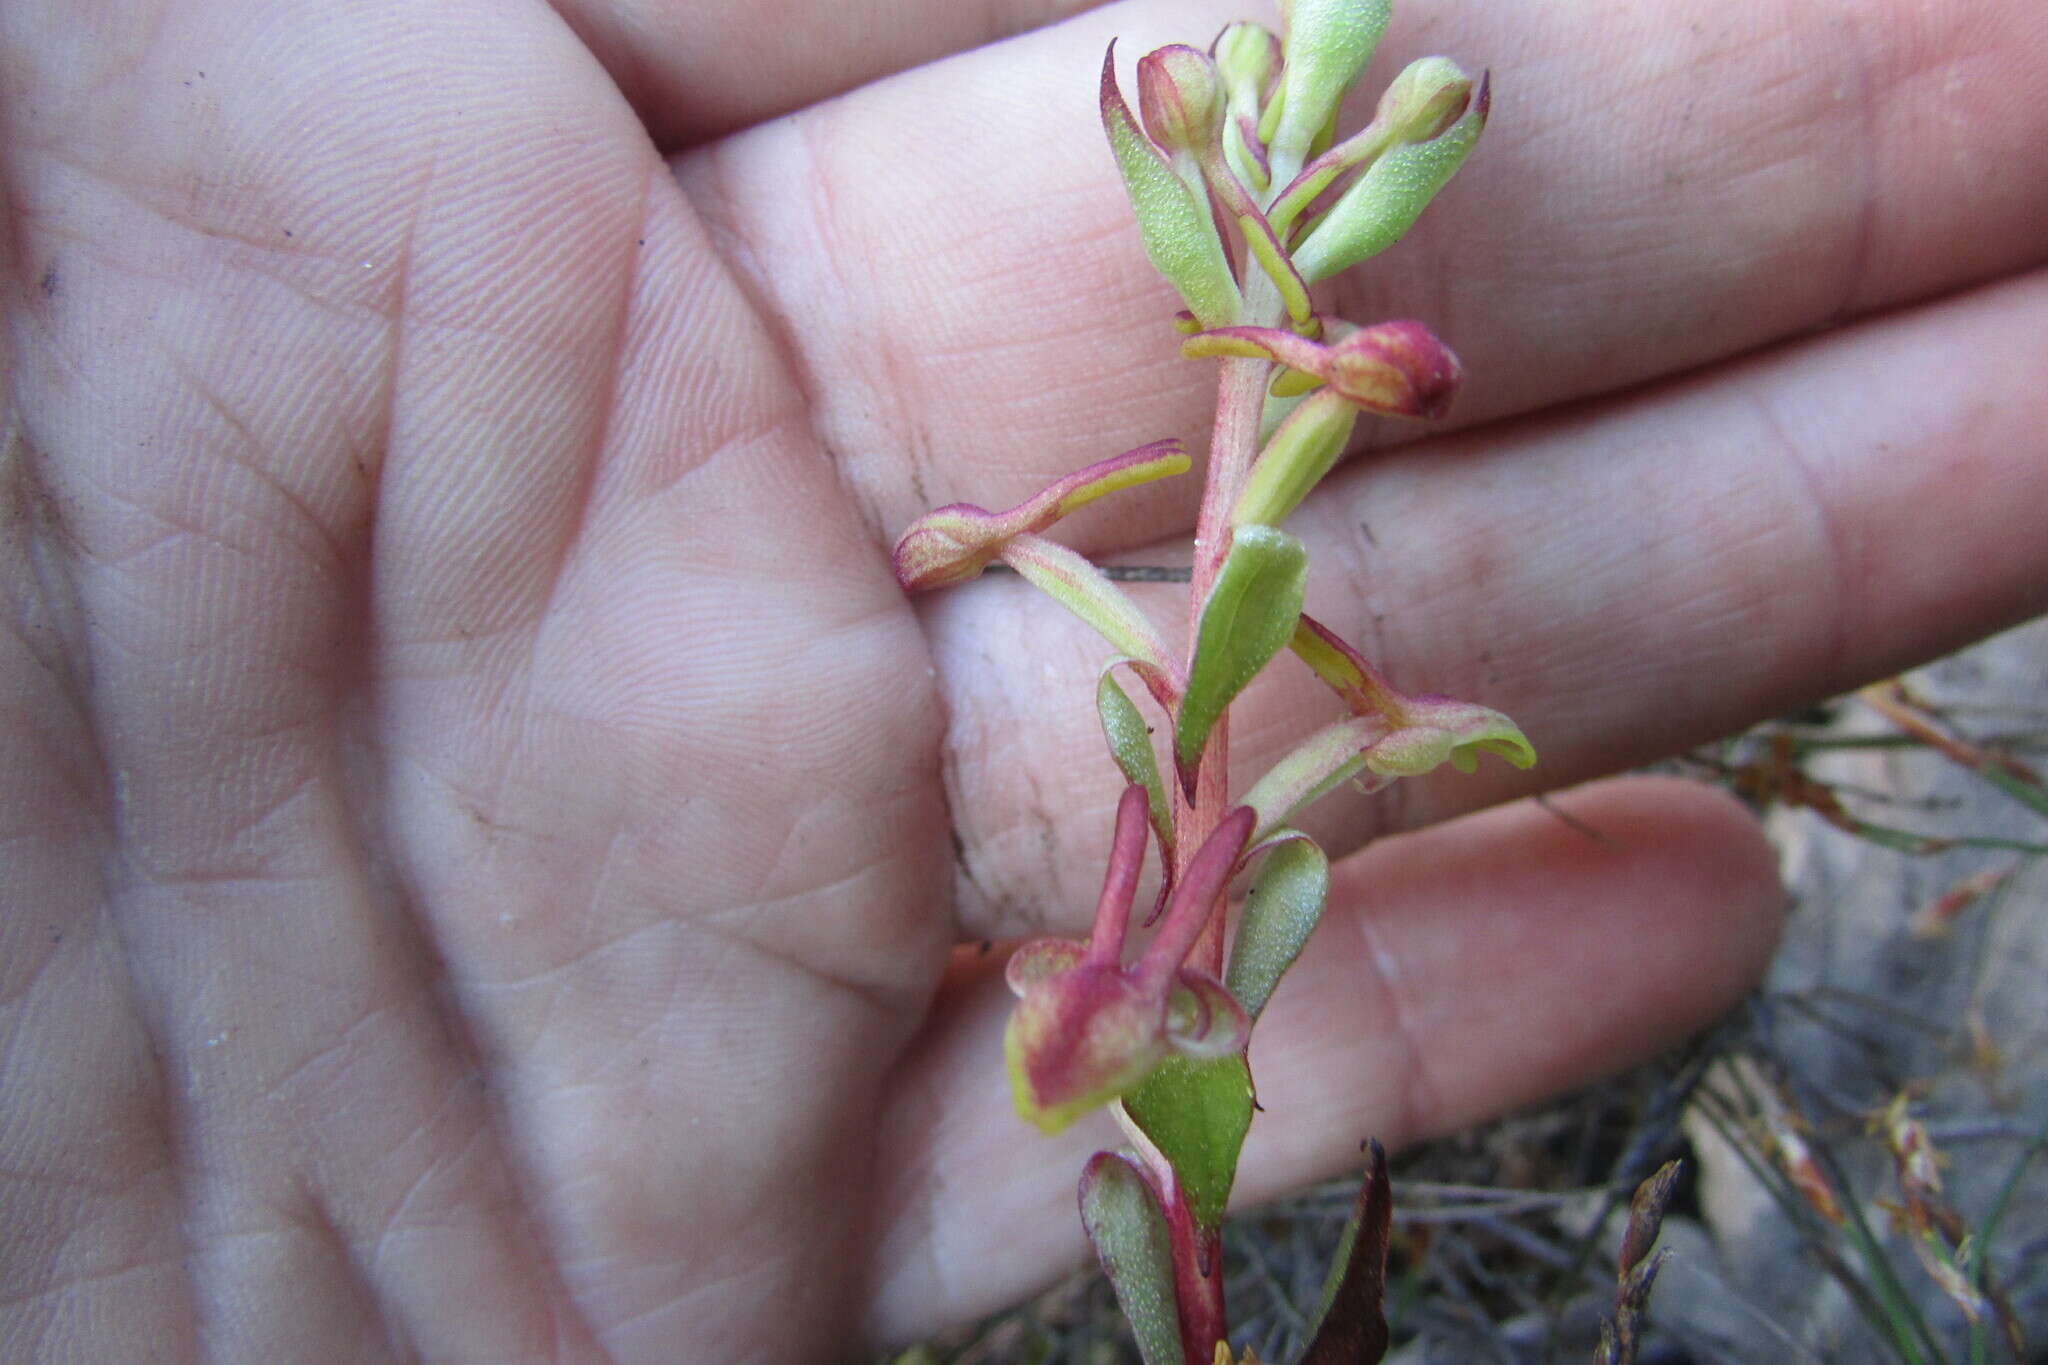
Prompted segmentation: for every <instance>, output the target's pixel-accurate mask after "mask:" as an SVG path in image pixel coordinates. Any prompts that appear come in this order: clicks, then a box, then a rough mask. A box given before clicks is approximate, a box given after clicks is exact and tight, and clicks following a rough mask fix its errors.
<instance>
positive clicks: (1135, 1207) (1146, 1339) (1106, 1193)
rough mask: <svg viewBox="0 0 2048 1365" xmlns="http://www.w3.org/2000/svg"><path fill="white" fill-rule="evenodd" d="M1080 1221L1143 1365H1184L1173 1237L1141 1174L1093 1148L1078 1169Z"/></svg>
mask: <svg viewBox="0 0 2048 1365" xmlns="http://www.w3.org/2000/svg"><path fill="white" fill-rule="evenodd" d="M1081 1224H1082V1226H1083V1227H1085V1228H1087V1230H1088V1240H1089V1241H1090V1242H1092V1243H1094V1244H1095V1255H1096V1257H1097V1258H1098V1259H1100V1260H1101V1262H1102V1269H1103V1272H1104V1273H1105V1274H1107V1275H1108V1276H1109V1282H1110V1284H1111V1285H1112V1286H1114V1287H1115V1289H1116V1301H1117V1303H1118V1304H1119V1305H1121V1306H1122V1308H1123V1310H1124V1317H1126V1318H1127V1319H1129V1320H1130V1324H1131V1334H1132V1335H1133V1336H1134V1337H1136V1338H1137V1342H1138V1354H1139V1356H1140V1357H1142V1358H1143V1360H1144V1362H1145V1365H1182V1355H1181V1343H1180V1300H1179V1298H1178V1297H1177V1296H1176V1295H1175V1294H1174V1292H1173V1239H1172V1236H1171V1234H1170V1233H1169V1232H1168V1231H1167V1227H1166V1214H1165V1213H1164V1212H1163V1211H1162V1210H1161V1209H1160V1207H1159V1200H1158V1198H1157V1197H1156V1196H1155V1195H1154V1194H1153V1193H1152V1187H1151V1186H1150V1185H1148V1184H1146V1183H1145V1177H1144V1176H1142V1175H1140V1174H1139V1173H1138V1172H1137V1170H1136V1169H1135V1168H1133V1167H1132V1165H1131V1163H1130V1162H1128V1161H1126V1160H1125V1159H1124V1158H1123V1157H1120V1156H1118V1155H1116V1154H1115V1153H1114V1152H1097V1153H1096V1154H1095V1156H1094V1158H1093V1159H1092V1160H1090V1161H1089V1163H1088V1165H1087V1166H1086V1167H1085V1168H1083V1170H1082V1172H1081Z"/></svg>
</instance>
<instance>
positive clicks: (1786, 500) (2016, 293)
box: [925, 275, 2048, 937]
mask: <svg viewBox="0 0 2048 1365" xmlns="http://www.w3.org/2000/svg"><path fill="white" fill-rule="evenodd" d="M2044 308H2048V275H2035V276H2031V277H2028V278H2025V279H2021V280H2017V281H2013V282H2010V283H2007V284H2002V285H1997V286H1994V287H1991V288H1987V289H1985V290H1982V291H1979V292H1977V293H1975V294H1971V295H1966V296H1964V297H1962V298H1958V299H1954V300H1950V301H1948V302H1945V303H1940V304H1935V305H1929V306H1926V307H1923V308H1920V309H1917V310H1913V311H1911V312H1907V313H1901V314H1897V315H1894V316H1891V317H1888V318H1885V319H1881V320H1878V321H1874V322H1870V323H1866V324H1864V325H1862V326H1860V327H1856V328H1851V329H1845V330H1843V331H1840V332H1836V333H1831V334H1829V335H1828V336H1826V337H1823V338H1819V339H1816V340H1812V341H1808V342H1804V343H1800V344H1798V345H1794V346H1789V347H1787V348H1785V349H1783V350H1781V351H1779V352H1776V353H1772V354H1768V355H1764V356H1760V357H1758V358H1756V359H1754V360H1751V361H1748V362H1745V363H1743V364H1741V365H1737V366H1734V367H1730V368H1728V369H1726V370H1723V371H1720V372H1716V373H1714V374H1712V375H1705V376H1701V377H1700V378H1698V379H1693V380H1687V381H1681V382H1678V383H1674V384H1671V385H1668V386H1665V387H1662V388H1659V389H1653V390H1648V391H1645V392H1643V393H1641V394H1638V395H1635V396H1633V397H1630V398H1628V399H1625V400H1618V401H1613V402H1608V403H1604V404H1600V405H1597V406H1592V407H1588V408H1586V409H1583V410H1580V411H1578V412H1576V413H1572V414H1567V415H1561V416H1559V417H1557V418H1555V419H1553V420H1550V421H1547V422H1543V423H1533V424H1512V425H1508V426H1503V427H1497V428H1490V429H1488V430H1486V431H1484V432H1478V433H1474V434H1471V435H1468V436H1460V437H1452V438H1448V439H1446V440H1443V441H1440V442H1432V443H1430V444H1428V445H1426V446H1418V447H1411V448H1408V449H1405V450H1403V451H1401V452H1399V453H1396V454H1392V455H1388V456H1384V457H1380V458H1378V459H1375V460H1374V461H1371V462H1368V463H1366V464H1363V465H1361V466H1359V467H1356V468H1353V469H1350V470H1347V471H1344V472H1342V473H1341V474H1340V475H1339V476H1338V477H1337V478H1336V479H1334V480H1333V481H1332V483H1331V484H1330V486H1328V487H1327V488H1325V489H1324V490H1322V491H1321V493H1320V495H1319V496H1318V498H1317V499H1316V500H1314V501H1312V502H1311V503H1310V504H1309V506H1308V507H1307V508H1306V509H1305V510H1304V512H1303V513H1302V514H1301V515H1299V516H1298V517H1297V518H1296V519H1295V521H1294V522H1292V523H1290V524H1291V525H1292V526H1293V528H1294V529H1295V530H1296V531H1297V532H1298V533H1299V534H1300V535H1301V536H1302V537H1303V538H1304V540H1305V541H1306V542H1307V543H1308V546H1309V562H1310V564H1311V565H1312V566H1314V567H1313V573H1312V577H1311V583H1310V588H1309V595H1308V609H1309V611H1310V612H1311V613H1313V614H1315V615H1317V616H1318V617H1319V618H1321V619H1324V620H1326V621H1327V622H1328V623H1329V624H1330V625H1331V626H1332V627H1333V628H1334V629H1336V630H1337V631H1338V632H1339V633H1340V634H1343V635H1345V636H1346V637H1347V638H1350V639H1353V640H1355V641H1358V642H1360V644H1361V647H1362V648H1363V649H1364V650H1365V652H1366V653H1367V654H1368V656H1370V657H1372V658H1374V659H1375V660H1376V661H1377V662H1379V663H1380V664H1381V665H1382V666H1383V667H1385V668H1387V669H1388V670H1390V672H1391V675H1392V678H1393V680H1394V682H1395V684H1396V685H1397V686H1401V687H1404V688H1407V689H1409V690H1411V691H1416V692H1443V693H1448V694H1450V695H1452V696H1456V697H1459V698H1461V699H1464V700H1470V701H1475V702H1479V703H1481V704H1484V705H1487V706H1492V707H1496V708H1498V709H1500V710H1502V711H1505V712H1506V713H1507V714H1508V715H1510V716H1512V717H1514V718H1515V720H1516V721H1517V722H1518V723H1519V724H1520V725H1521V726H1522V728H1523V729H1524V731H1525V732H1526V733H1527V734H1528V735H1529V737H1530V739H1531V740H1532V741H1533V742H1534V744H1535V746H1536V749H1537V752H1538V754H1539V755H1540V758H1539V761H1538V763H1537V765H1536V767H1535V768H1534V769H1533V770H1532V771H1530V772H1528V773H1526V774H1520V773H1513V772H1511V771H1509V770H1508V769H1506V768H1505V766H1504V765H1499V764H1494V763H1492V762H1491V761H1488V762H1486V763H1483V764H1482V766H1481V769H1480V771H1479V773H1478V774H1477V775H1475V776H1469V777H1468V776H1465V775H1462V774H1451V773H1446V774H1442V775H1433V776H1431V777H1429V778H1425V779H1419V780H1404V781H1401V782H1398V783H1396V784H1395V785H1394V786H1393V787H1392V788H1390V789H1389V790H1388V791H1387V792H1386V793H1384V794H1383V795H1381V796H1379V797H1377V798H1373V799H1371V800H1370V801H1368V800H1365V799H1363V798H1357V797H1354V796H1352V795H1350V794H1348V793H1339V794H1337V795H1334V796H1332V797H1331V798H1330V799H1329V800H1328V801H1327V802H1325V803H1324V804H1323V805H1322V806H1320V807H1318V808H1317V811H1316V812H1315V813H1312V815H1311V817H1310V819H1309V820H1308V824H1309V826H1310V828H1311V829H1312V830H1314V831H1315V832H1316V833H1317V834H1318V837H1321V838H1325V839H1326V840H1327V841H1328V843H1329V844H1330V846H1331V847H1332V848H1333V850H1342V849H1346V848H1350V847H1354V846H1355V845H1356V843H1357V842H1358V841H1359V840H1360V839H1363V838H1365V837H1368V836H1369V835H1370V834H1372V833H1373V832H1376V831H1383V830H1387V829H1393V828H1408V827H1413V826H1416V825H1419V824H1424V823H1427V822H1428V821H1430V820H1434V819H1440V818H1442V817H1444V816H1445V815H1448V814H1451V813H1453V812H1455V811H1459V810H1469V809H1473V808H1475V807H1476V806H1479V805H1483V804H1486V803H1488V802H1492V801H1497V800H1500V799H1502V798H1504V797H1506V796H1510V795H1515V794H1520V793H1523V792H1527V791H1530V790H1535V789H1538V788H1540V787H1545V786H1554V785H1558V784H1564V783H1571V782H1577V781H1581V780H1584V779H1585V778H1587V777H1590V776H1594V775H1596V774H1600V773H1605V772H1612V771H1616V770H1618V769H1621V768H1625V767H1628V766H1632V765H1635V764H1639V763H1644V762H1648V761H1650V760H1652V759H1654V758H1658V757H1662V756H1665V755H1669V754H1671V753H1674V752H1677V751H1680V750H1682V749H1684V748H1686V747H1687V746H1689V745H1694V744H1699V743H1704V742H1706V741H1708V740H1710V739H1714V738H1718V737H1720V736H1722V735H1727V734H1731V733H1734V732H1735V731H1737V730H1739V729H1741V728H1742V727H1744V726H1746V725H1749V724H1752V723H1754V722H1756V721H1758V720H1762V719H1765V718H1767V717H1769V716H1773V715H1778V714H1782V713H1783V712H1784V711H1786V710H1788V709H1790V708H1792V707H1794V706H1797V705H1800V704H1803V703H1805V702H1806V701H1809V700H1812V699H1814V698H1817V697H1823V696H1827V695H1830V694H1833V693H1836V692H1840V691H1843V690H1845V689H1847V688H1849V687H1851V686H1854V685H1856V684H1858V683H1860V682H1863V681H1867V680H1869V679H1871V678H1874V677H1880V676H1884V675H1887V674H1890V673H1893V672H1896V671H1898V670H1900V669H1902V668H1904V667H1907V666H1909V665H1911V664H1913V663H1915V662H1918V661H1920V660H1924V659H1927V658H1931V657H1934V656H1935V655H1938V654H1940V653H1942V652H1944V651H1946V650H1949V649H1952V648H1955V647H1957V646H1958V645H1961V644H1963V643H1965V642H1967V641H1969V640H1973V639H1976V638H1979V637H1981V636H1983V635H1985V634H1988V633H1990V632H1991V631H1993V630H1996V629H1998V628H2000V627H2001V626H2004V625H2008V624H2012V623H2014V622H2017V621H2020V620H2024V619H2026V618H2027V617H2030V616H2033V615H2035V614H2037V613H2039V612H2041V611H2043V610H2048V540H2044V539H2043V537H2042V536H2041V535H2040V533H2039V526H2038V518H2037V517H2036V515H2035V510H2034V509H2036V508H2038V507H2040V506H2042V505H2043V501H2044V499H2048V460H2044V459H2043V451H2044V447H2043V444H2042V441H2043V438H2042V434H2041V433H2042V430H2043V424H2044V418H2048V411H2044V407H2043V402H2044V396H2043V394H2042V393H2041V391H2040V388H2039V384H2038V376H2039V375H2040V374H2041V373H2043V371H2044V367H2048V342H2044V340H2043V338H2042V335H2041V331H2040V328H2039V326H2038V319H2039V317H2040V316H2041V312H2042V310H2043V309H2044ZM1185 554H1186V551H1185V550H1184V549H1180V548H1178V547H1162V548H1161V549H1160V550H1158V551H1156V552H1154V553H1153V554H1152V556H1151V557H1153V558H1155V559H1158V560H1162V561H1165V562H1185ZM1176 555H1178V556H1180V558H1179V559H1178V560H1176V558H1175V556H1176ZM1135 586H1136V585H1134V587H1135ZM1142 591H1143V592H1144V593H1145V594H1146V595H1145V596H1144V597H1142V598H1141V599H1140V600H1141V601H1144V602H1146V603H1147V604H1148V605H1151V604H1157V606H1156V614H1157V615H1158V616H1160V617H1161V618H1162V619H1165V620H1168V621H1173V620H1176V619H1178V612H1177V610H1175V609H1174V607H1173V604H1174V602H1175V601H1176V600H1177V599H1178V598H1184V595H1185V590H1184V589H1179V588H1176V587H1173V586H1171V585H1152V586H1146V587H1144V588H1143V589H1142ZM925 619H926V623H927V626H928V628H929V629H930V630H931V632H932V636H933V641H934V649H935V651H936V653H937V657H938V658H939V660H940V662H941V671H942V677H943V679H944V681H945V686H946V689H947V699H948V708H949V716H950V718H951V726H952V729H951V733H950V736H949V739H948V748H949V753H950V755H951V758H950V762H949V766H948V773H949V776H950V779H951V782H952V790H953V793H954V810H955V816H956V820H957V822H958V829H959V832H960V837H961V840H962V846H963V853H962V864H963V876H962V891H961V905H962V914H963V917H964V918H963V931H964V932H965V934H966V935H968V936H970V937H974V936H987V935H991V934H995V935H1001V934H1008V933H1022V932H1031V931H1032V929H1031V926H1036V925H1053V926H1060V927H1063V928H1067V929H1073V928H1077V927H1078V926H1079V924H1081V923H1084V922H1085V907H1086V906H1087V905H1089V904H1090V903H1091V900H1090V897H1091V895H1092V891H1091V890H1090V889H1089V886H1088V884H1087V883H1088V880H1089V878H1092V877H1095V876H1097V875H1099V868H1100V867H1101V855H1102V851H1103V849H1104V848H1105V847H1106V839H1107V830H1108V828H1109V814H1108V811H1109V805H1110V804H1111V803H1113V802H1114V800H1115V798H1116V793H1117V786H1118V783H1117V780H1116V778H1115V774H1114V772H1113V770H1112V769H1111V768H1110V767H1109V765H1108V763H1107V761H1106V759H1105V758H1104V757H1103V756H1102V752H1101V743H1102V741H1101V738H1100V735H1099V732H1098V726H1097V723H1096V720H1095V717H1094V715H1093V713H1092V711H1091V710H1090V708H1089V706H1088V699H1089V697H1090V695H1091V692H1090V689H1091V688H1092V686H1093V678H1094V673H1095V670H1096V669H1097V668H1099V667H1100V666H1101V662H1102V660H1103V652H1102V647H1101V645H1100V644H1099V643H1098V642H1097V641H1096V640H1094V638H1093V637H1092V636H1090V635H1089V634H1088V632H1087V631H1086V630H1085V628H1082V627H1080V626H1078V625H1074V624H1072V623H1071V622H1069V621H1068V620H1067V619H1066V618H1065V614H1064V613H1063V612H1061V611H1060V610H1059V609H1058V608H1057V607H1054V606H1051V605H1050V604H1049V603H1044V602H1042V601H1041V600H1040V599H1039V598H1037V597H1036V596H1035V595H1034V594H1032V593H1031V592H1030V591H1029V590H1028V589H1026V588H1024V587H1023V586H1022V585H1021V584H1018V583H1015V582H1006V581H996V580H991V581H987V582H982V583H974V584H969V585H966V586H965V587H962V588H959V589H955V590H952V591H950V592H949V593H946V594H941V595H935V596H934V597H933V598H932V599H930V601H929V602H928V604H927V605H926V607H925ZM1272 672H1273V674H1274V675H1275V676H1274V677H1272V678H1271V679H1262V680H1261V684H1260V686H1258V687H1254V688H1253V689H1252V690H1251V691H1250V692H1249V693H1248V694H1247V695H1246V697H1245V699H1244V700H1243V701H1242V702H1240V703H1239V704H1238V706H1237V707H1236V708H1234V711H1233V714H1234V715H1236V716H1237V717H1238V720H1237V723H1236V724H1235V726H1234V728H1233V731H1232V741H1231V757H1232V762H1233V773H1234V778H1233V790H1238V791H1241V790H1243V789H1244V786H1245V784H1248V783H1250V782H1251V781H1253V780H1255V779H1256V778H1257V777H1258V776H1259V775H1260V774H1261V773H1262V772H1264V771H1265V769H1266V767H1267V766H1268V765H1269V764H1271V763H1272V762H1273V761H1274V760H1276V759H1277V758H1278V757H1279V756H1280V755H1281V754H1283V753H1285V752H1286V751H1287V749H1288V748H1289V747H1290V746H1291V745H1293V744H1295V743H1298V742H1300V740H1301V739H1302V738H1303V737H1304V736H1305V735H1306V734H1307V733H1308V732H1309V731H1310V730H1311V729H1313V728H1314V726H1315V725H1316V724H1319V723H1320V722H1321V719H1322V718H1327V717H1329V716H1330V715H1332V714H1333V702H1332V700H1331V698H1330V697H1329V695H1328V693H1327V692H1326V691H1325V690H1324V689H1323V688H1322V686H1321V684H1319V683H1316V682H1314V681H1313V680H1312V679H1310V677H1309V676H1308V674H1307V673H1306V671H1305V670H1302V669H1299V668H1296V667H1294V666H1293V664H1292V663H1291V661H1288V660H1282V661H1280V662H1279V663H1278V664H1276V666H1275V667H1274V669H1273V670H1272ZM1084 870H1085V871H1084Z"/></svg>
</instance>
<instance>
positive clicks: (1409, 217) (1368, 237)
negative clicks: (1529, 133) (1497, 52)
mask: <svg viewBox="0 0 2048 1365" xmlns="http://www.w3.org/2000/svg"><path fill="white" fill-rule="evenodd" d="M1439 93H1441V92H1439ZM1489 104H1490V100H1489V90H1488V85H1487V80H1486V77H1484V76H1481V77H1480V79H1479V88H1478V89H1477V90H1476V91H1474V92H1473V94H1472V96H1471V98H1470V100H1469V101H1468V102H1467V106H1466V109H1465V112H1464V113H1463V114H1461V115H1459V116H1458V118H1457V119H1456V120H1454V121H1453V122H1452V123H1451V125H1450V126H1449V127H1448V128H1446V129H1445V130H1444V131H1443V132H1442V133H1441V134H1439V135H1438V136H1436V137H1433V138H1431V139H1430V140H1428V141H1427V142H1407V143H1402V144H1400V145H1398V146H1394V147H1390V148H1388V149H1387V150H1386V151H1385V152H1384V153H1382V154H1381V155H1380V156H1379V158H1378V159H1377V160H1375V161H1374V162H1373V163H1372V165H1371V166H1370V167H1368V168H1367V169H1366V171H1365V173H1364V174H1363V175H1361V176H1359V177H1358V179H1357V181H1356V182H1355V183H1353V184H1352V186H1351V187H1350V188H1349V189H1347V190H1345V191H1344V193H1343V194H1342V195H1341V196H1340V197H1339V198H1338V200H1337V202H1336V204H1335V205H1333V206H1332V207H1331V209H1330V211H1329V212H1328V213H1326V214H1324V215H1323V217H1322V221H1321V222H1319V223H1317V224H1316V225H1315V227H1314V228H1313V229H1312V230H1311V231H1310V232H1309V234H1308V236H1307V237H1306V238H1304V239H1303V241H1302V243H1301V245H1300V246H1299V247H1298V248H1296V249H1295V252H1294V265H1295V269H1297V270H1298V271H1300V273H1301V277H1302V278H1303V279H1304V280H1307V281H1308V282H1309V283H1311V284H1313V283H1315V282H1316V281H1317V280H1323V279H1328V278H1329V277H1330V276H1332V275H1334V274H1336V273H1337V272H1338V271H1340V270H1346V269H1349V268H1350V267H1351V266H1354V265H1356V264H1358V263H1359V262H1360V261H1362V260H1365V259H1366V258H1367V257H1370V256H1377V255H1378V254H1379V253H1380V252H1382V251H1385V250H1386V249H1387V248H1388V247H1390V246H1392V245H1393V244H1394V243H1395V242H1398V241H1400V240H1401V236H1402V234H1403V233H1405V232H1407V231H1408V229H1409V228H1410V227H1412V226H1414V224H1415V220H1416V219H1417V218H1418V217H1420V216H1421V215H1422V211H1423V210H1424V209H1425V208H1427V207H1429V201H1430V200H1431V199H1433V198H1435V197H1436V192H1437V191H1438V190H1440V189H1442V188H1443V187H1444V184H1445V182H1446V181H1448V180H1449V179H1450V178H1451V176H1452V174H1453V173H1454V172H1455V171H1456V170H1457V169H1458V167H1459V166H1460V165H1462V164H1463V163H1464V160H1465V157H1466V155H1467V154H1468V153H1470V152H1471V150H1472V146H1473V144H1474V143H1476V142H1478V141H1479V134H1480V133H1481V132H1482V131H1484V129H1485V127H1486V115H1487V111H1488V108H1489ZM1439 112H1440V111H1438V110H1436V108H1435V104H1434V101H1433V100H1432V99H1424V100H1423V101H1422V102H1421V104H1420V105H1419V106H1418V108H1417V110H1416V112H1415V115H1414V119H1413V125H1414V126H1427V125H1428V123H1429V122H1430V121H1431V120H1432V119H1433V118H1435V117H1437V115H1438V113H1439Z"/></svg>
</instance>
